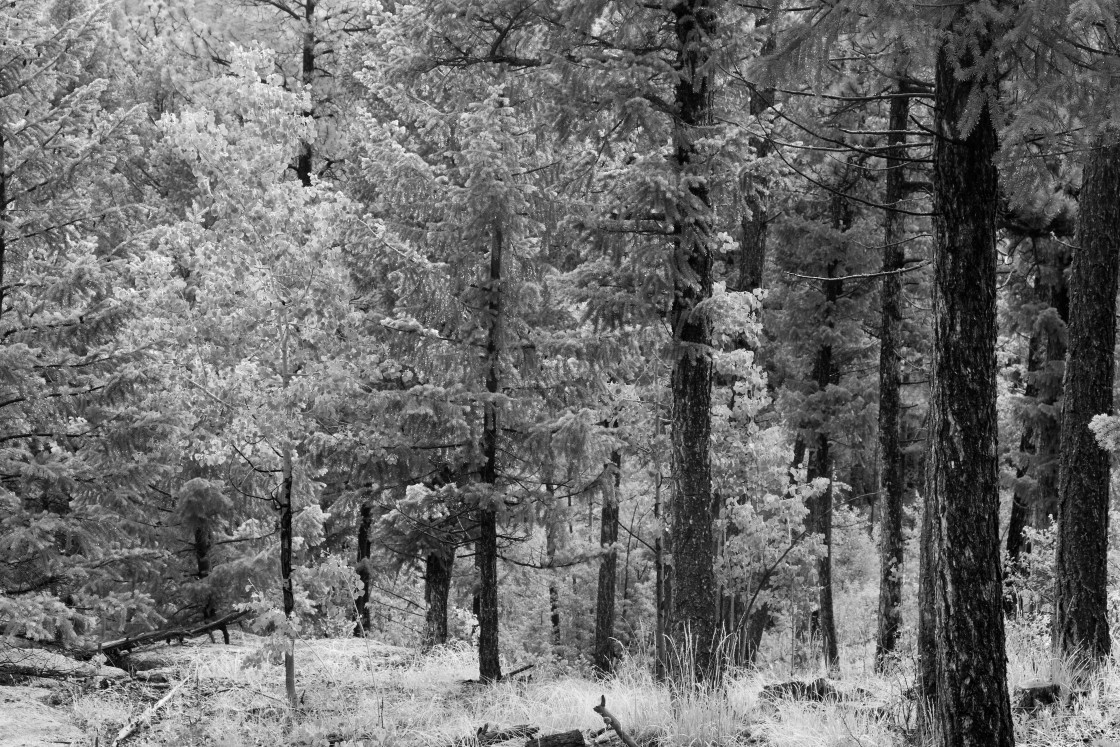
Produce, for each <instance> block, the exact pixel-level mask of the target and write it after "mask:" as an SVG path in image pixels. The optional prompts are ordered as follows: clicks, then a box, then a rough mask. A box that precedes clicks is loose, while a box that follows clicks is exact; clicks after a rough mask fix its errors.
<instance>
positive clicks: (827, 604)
mask: <svg viewBox="0 0 1120 747" xmlns="http://www.w3.org/2000/svg"><path fill="white" fill-rule="evenodd" d="M836 202H837V203H841V202H842V198H840V197H839V196H837V197H836ZM834 212H835V213H836V215H835V216H834V218H835V220H834V223H835V225H836V227H837V228H846V227H847V225H848V223H849V221H848V220H846V219H845V218H844V217H843V215H842V213H843V212H845V211H844V208H843V206H842V205H837V206H836V209H835V211H834ZM837 265H838V262H836V261H833V262H830V263H829V265H828V270H827V277H829V278H833V277H834V276H835V275H836V270H837ZM823 286H824V317H825V320H824V323H825V326H826V327H828V328H829V329H831V328H832V327H833V326H834V324H835V322H834V321H833V308H834V306H835V304H836V302H837V301H838V300H839V299H840V296H841V294H842V293H843V292H844V281H843V280H839V279H836V280H825V281H823ZM832 352H833V351H832V343H831V342H824V343H822V344H821V345H820V347H818V348H817V354H816V360H815V362H814V365H813V369H814V370H813V373H814V379H815V380H816V385H817V389H818V390H819V391H822V392H823V391H825V390H826V389H828V387H829V386H830V385H832V384H834V383H835V382H836V379H837V376H838V372H837V370H836V366H835V363H834V361H833V355H832ZM815 440H816V443H815V444H814V446H815V448H814V449H813V451H812V453H811V454H810V456H809V465H808V469H807V471H806V472H807V474H806V477H807V479H808V480H809V481H810V482H812V481H813V480H816V479H818V478H824V479H825V480H828V487H827V488H826V489H825V490H824V491H823V492H822V493H821V494H820V495H818V496H815V497H814V498H813V499H812V500H810V502H809V516H808V519H807V521H808V524H809V528H810V531H812V532H813V533H814V534H818V535H820V537H821V542H822V543H823V544H824V548H825V554H824V555H823V556H822V557H820V558H819V559H818V560H817V587H818V589H819V593H818V597H817V609H818V618H817V621H818V624H819V625H820V635H821V653H822V654H823V656H824V664H825V668H826V669H827V670H828V672H829V673H830V674H835V673H837V672H839V669H840V652H839V647H838V645H837V641H836V618H835V615H834V613H833V605H832V454H831V448H830V447H831V443H830V436H829V434H828V433H827V432H825V431H822V432H820V433H817V434H816V437H815Z"/></svg>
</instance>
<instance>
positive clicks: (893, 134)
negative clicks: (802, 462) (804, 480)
mask: <svg viewBox="0 0 1120 747" xmlns="http://www.w3.org/2000/svg"><path fill="white" fill-rule="evenodd" d="M896 93H897V95H896V96H895V97H894V98H892V99H891V107H890V122H889V125H888V127H889V129H890V134H889V135H888V136H887V142H888V144H889V147H888V148H887V152H886V156H887V180H886V181H887V185H886V194H885V195H884V203H885V204H886V205H887V214H886V218H885V219H884V225H883V272H886V273H890V274H888V275H885V276H884V277H883V286H882V290H881V295H882V320H881V322H880V325H879V478H880V480H881V483H882V495H881V496H880V506H881V509H880V517H881V518H880V521H879V619H878V629H877V632H876V636H875V670H876V671H878V672H882V671H884V669H885V668H887V667H888V666H889V664H890V663H891V661H892V659H893V658H894V652H895V647H896V646H897V645H898V634H899V630H900V629H901V628H902V555H903V549H904V546H903V541H902V500H903V493H904V491H905V488H906V474H905V468H906V461H905V456H904V454H903V451H902V431H901V428H902V350H901V347H902V340H901V337H902V272H901V270H902V268H903V266H904V265H905V262H906V253H905V251H904V249H903V247H904V243H903V242H904V236H905V233H906V232H905V227H904V220H903V216H902V214H901V213H898V212H896V211H895V210H892V209H891V208H892V207H896V206H898V205H899V204H900V203H901V202H902V200H903V199H904V198H905V197H906V187H905V183H906V170H905V160H904V159H905V158H906V127H907V124H908V121H909V116H910V99H909V98H907V97H906V96H905V95H903V94H905V93H906V90H905V88H904V87H903V86H901V85H900V86H899V87H898V90H897V91H896Z"/></svg>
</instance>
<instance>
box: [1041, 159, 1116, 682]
mask: <svg viewBox="0 0 1120 747" xmlns="http://www.w3.org/2000/svg"><path fill="white" fill-rule="evenodd" d="M1078 245H1079V246H1078V249H1077V251H1075V252H1074V255H1073V266H1072V269H1071V272H1070V320H1069V358H1068V362H1067V364H1066V372H1065V384H1064V395H1063V396H1064V405H1063V408H1062V449H1061V451H1062V459H1061V468H1060V477H1059V480H1060V485H1059V496H1060V514H1059V519H1058V550H1057V561H1056V564H1055V569H1054V570H1055V576H1056V577H1057V584H1056V590H1055V601H1056V604H1055V608H1054V623H1053V625H1054V647H1055V648H1056V649H1057V650H1058V651H1060V652H1061V653H1063V654H1066V655H1076V656H1082V657H1085V658H1087V659H1089V660H1090V661H1092V662H1095V661H1096V660H1100V659H1104V658H1105V657H1107V656H1108V654H1109V651H1110V648H1111V640H1110V638H1109V632H1108V619H1107V617H1106V614H1105V612H1106V607H1107V596H1106V594H1107V581H1108V574H1107V571H1108V566H1107V560H1108V502H1109V455H1108V452H1106V451H1105V450H1104V449H1102V448H1101V447H1100V446H1099V445H1098V444H1097V440H1096V438H1095V437H1094V435H1093V433H1092V432H1091V431H1090V430H1089V421H1090V420H1091V419H1092V418H1093V416H1095V415H1101V414H1106V413H1111V412H1112V384H1113V373H1114V371H1115V359H1114V357H1113V354H1114V347H1115V344H1116V290H1117V274H1118V272H1120V144H1116V141H1115V138H1114V137H1113V138H1112V139H1111V140H1105V139H1103V138H1102V140H1101V141H1099V142H1098V143H1097V145H1096V147H1095V148H1094V150H1093V151H1092V153H1091V154H1090V155H1089V159H1088V161H1087V163H1086V164H1085V168H1084V177H1083V183H1082V187H1081V198H1080V215H1079V218H1078Z"/></svg>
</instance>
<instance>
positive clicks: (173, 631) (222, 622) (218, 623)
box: [86, 610, 249, 660]
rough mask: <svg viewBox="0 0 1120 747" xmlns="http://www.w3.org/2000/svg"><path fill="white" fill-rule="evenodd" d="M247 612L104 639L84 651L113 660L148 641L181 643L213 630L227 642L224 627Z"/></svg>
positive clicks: (247, 612)
mask: <svg viewBox="0 0 1120 747" xmlns="http://www.w3.org/2000/svg"><path fill="white" fill-rule="evenodd" d="M248 614H249V611H248V610H241V611H240V612H231V613H229V614H228V615H224V616H222V617H219V618H218V619H217V620H211V621H210V622H207V623H204V624H203V625H199V626H197V627H194V628H184V627H182V626H178V625H176V626H175V627H171V628H162V629H160V630H151V631H148V632H147V633H139V634H137V635H132V636H127V637H125V638H118V639H117V640H115V641H104V642H102V643H101V645H100V646H99V647H98V648H97V650H94V651H88V652H86V653H87V655H88V656H93V655H94V654H97V653H101V654H104V655H105V656H106V657H108V658H109V659H110V660H113V659H115V658H117V657H118V656H120V655H121V654H123V653H125V652H127V651H130V650H132V649H134V648H137V647H139V646H143V645H146V644H149V643H161V642H166V643H170V642H171V641H178V642H179V643H182V642H183V641H184V640H186V639H188V638H197V637H199V636H200V635H206V634H207V633H212V632H214V631H215V630H221V631H222V633H223V638H224V640H225V642H226V643H227V644H228V643H229V633H228V632H227V631H226V627H227V626H228V625H230V624H231V623H234V622H237V621H238V620H240V619H241V618H243V617H245V616H246V615H248Z"/></svg>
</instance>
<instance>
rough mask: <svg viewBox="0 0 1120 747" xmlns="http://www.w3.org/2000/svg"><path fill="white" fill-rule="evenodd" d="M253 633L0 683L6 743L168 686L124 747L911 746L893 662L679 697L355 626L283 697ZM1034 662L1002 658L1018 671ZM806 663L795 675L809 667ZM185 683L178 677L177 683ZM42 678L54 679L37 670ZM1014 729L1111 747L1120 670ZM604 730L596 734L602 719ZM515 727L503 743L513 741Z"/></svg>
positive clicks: (44, 736)
mask: <svg viewBox="0 0 1120 747" xmlns="http://www.w3.org/2000/svg"><path fill="white" fill-rule="evenodd" d="M259 646H260V639H256V638H255V637H254V636H248V635H242V634H239V633H235V634H234V639H233V645H229V646H226V645H222V644H221V643H216V644H215V643H210V642H201V643H191V642H188V643H187V644H186V645H182V646H179V645H176V646H165V647H159V648H156V649H149V650H148V651H147V652H145V653H141V654H137V659H138V661H143V662H145V664H142V665H141V666H142V667H143V666H146V667H158V668H156V669H149V670H148V673H147V674H145V675H144V676H146V677H149V678H152V676H153V673H154V675H155V676H154V679H156V680H160V679H163V678H166V680H167V681H166V682H145V681H143V680H141V679H139V678H136V679H126V680H118V681H112V682H109V681H107V682H105V683H103V685H104V686H103V687H98V686H94V685H91V683H89V682H86V683H77V682H70V683H59V682H53V683H49V686H48V687H29V686H20V687H4V688H0V747H39V746H40V745H48V744H50V745H59V744H64V745H65V744H69V745H74V746H81V747H111V746H112V745H114V739H116V737H117V735H118V734H119V733H120V731H121V729H122V727H123V726H125V725H126V724H129V723H132V722H134V721H136V720H137V718H138V717H141V716H142V715H143V714H144V713H145V712H146V711H147V710H148V709H149V708H151V706H152V705H153V704H155V703H156V702H157V701H159V700H160V699H161V698H164V697H165V696H166V695H168V694H169V693H171V692H172V690H174V693H173V694H172V696H171V698H170V699H168V700H167V701H166V703H165V704H163V705H162V706H161V707H160V708H159V709H158V710H157V711H156V712H155V713H154V715H151V716H150V718H146V719H140V727H139V728H138V729H137V730H136V731H135V732H134V733H132V734H130V735H129V736H127V737H126V738H124V739H123V740H121V741H120V743H119V744H120V745H121V747H143V746H145V745H169V746H172V745H173V746H175V747H179V746H182V747H191V746H195V745H198V746H200V747H201V746H203V745H207V746H208V745H216V746H219V747H227V746H228V747H241V746H243V745H244V746H247V745H266V746H268V747H273V746H280V745H285V746H286V745H292V746H296V745H299V746H301V747H396V746H397V745H401V746H409V747H411V746H413V745H415V746H417V747H420V746H428V745H430V746H431V747H469V745H475V744H478V741H477V740H475V739H471V737H473V736H474V735H476V734H477V733H478V732H479V729H480V728H482V727H484V726H486V727H488V728H489V731H491V732H492V731H495V730H498V729H506V728H509V727H511V726H514V725H521V724H525V725H531V726H534V727H537V728H538V729H539V730H540V731H539V735H548V734H555V733H559V732H565V731H569V730H573V729H580V730H583V732H584V733H585V735H586V736H587V737H588V743H589V744H596V743H598V744H601V745H618V744H620V743H619V742H618V739H617V737H616V736H615V735H614V733H613V732H611V731H606V732H603V731H602V730H603V721H602V719H601V718H600V717H599V715H598V714H596V713H595V712H594V711H593V710H592V709H593V707H594V706H596V705H598V704H599V699H600V697H601V696H605V697H606V702H607V707H608V708H609V709H610V710H611V711H612V712H613V713H614V715H615V716H616V717H617V718H618V720H619V722H620V723H621V724H622V726H623V727H624V728H625V729H626V730H627V731H629V732H630V734H631V736H632V737H634V739H635V740H636V741H637V742H638V744H639V745H643V747H645V745H664V746H666V747H668V746H669V745H727V746H729V747H730V746H732V745H744V746H746V745H757V746H759V747H764V746H765V747H811V746H812V747H815V746H817V745H820V746H821V747H888V746H891V747H894V746H896V745H897V746H901V745H908V744H913V743H914V741H913V736H912V734H913V731H912V727H913V724H914V719H915V706H914V704H913V702H912V701H910V700H909V699H908V698H907V697H906V690H907V689H908V688H909V686H910V684H911V682H910V681H908V680H907V678H906V677H905V676H903V675H899V676H896V677H894V678H890V679H882V678H876V677H873V676H871V675H869V674H859V673H856V672H854V671H849V670H845V674H844V677H843V678H842V679H839V680H834V681H833V683H832V684H833V685H834V686H835V688H836V690H837V691H838V692H839V698H830V699H828V700H826V701H825V702H808V701H804V700H789V699H782V698H773V697H770V696H769V695H767V694H764V693H763V688H764V687H765V686H766V685H768V684H773V683H776V682H780V681H784V680H789V679H790V677H789V671H788V668H787V669H786V670H785V671H784V673H783V674H782V675H779V673H778V671H777V670H767V671H763V672H760V673H752V674H750V675H743V676H739V677H731V678H729V680H728V682H727V684H726V685H725V687H724V688H723V689H722V690H721V691H720V692H719V693H716V694H707V695H684V696H682V697H677V698H674V697H672V695H673V694H672V693H671V692H670V690H669V689H668V688H667V687H665V686H664V685H661V684H658V683H657V682H655V681H654V680H653V678H652V677H651V676H650V675H649V674H648V672H647V668H646V667H644V666H640V665H639V663H638V662H636V661H634V660H631V661H626V662H623V665H622V667H621V669H620V673H619V676H618V677H616V678H614V679H612V680H610V681H598V680H594V679H591V678H588V677H583V676H579V675H578V674H575V673H572V672H565V671H563V670H561V669H556V668H553V669H551V670H550V669H549V668H547V667H545V666H544V665H538V666H537V667H534V668H533V669H532V670H530V671H528V672H526V673H524V674H523V675H520V676H518V677H517V678H514V679H513V680H511V681H505V682H502V683H501V684H498V685H495V686H490V687H483V686H480V685H479V684H477V682H474V681H473V680H474V679H475V678H476V677H477V669H476V666H477V664H476V660H475V659H474V657H473V655H472V653H471V652H470V651H468V650H466V649H465V648H462V647H461V648H454V647H453V648H449V649H444V650H439V651H437V652H435V653H432V654H428V655H426V656H419V655H417V654H416V653H415V652H413V651H410V650H408V649H402V648H398V647H393V646H385V645H381V644H378V643H374V642H372V641H365V640H358V639H331V640H316V641H310V642H306V643H303V642H301V643H300V645H299V647H298V648H297V654H296V657H297V664H298V671H299V686H298V692H299V693H300V699H301V704H300V709H299V711H298V712H297V713H295V714H294V715H293V714H292V713H291V712H290V711H289V709H288V707H287V704H286V702H285V699H284V689H283V673H282V669H281V668H280V667H278V666H272V665H268V664H266V665H264V666H259V667H246V666H243V662H244V661H245V660H246V659H248V658H249V657H250V656H251V655H252V654H253V652H254V651H255V650H257V649H258V648H259ZM1038 674H1039V672H1038V671H1037V667H1035V666H1034V663H1032V662H1029V661H1028V662H1025V661H1022V660H1016V657H1015V656H1014V655H1013V656H1012V664H1011V677H1012V685H1013V686H1018V685H1022V684H1024V683H1025V682H1027V681H1029V680H1030V679H1031V678H1032V677H1035V676H1037V675H1038ZM816 676H817V675H816V674H813V673H805V674H804V675H803V676H802V677H800V678H799V679H803V680H812V679H815V677H816ZM180 683H184V684H182V686H181V687H179V688H178V689H175V686H176V685H178V684H180ZM43 684H44V685H47V684H48V683H47V682H46V681H43ZM1015 718H1016V731H1017V742H1018V744H1019V745H1028V746H1030V747H1034V746H1035V745H1037V746H1038V747H1042V746H1043V745H1046V746H1047V747H1061V746H1064V745H1082V746H1083V745H1090V746H1091V747H1120V670H1112V669H1109V670H1107V671H1106V672H1105V673H1104V674H1103V675H1102V677H1101V678H1100V679H1099V680H1098V681H1097V682H1095V683H1094V686H1093V687H1092V688H1091V689H1090V690H1089V691H1088V692H1087V693H1086V694H1084V695H1083V696H1082V697H1080V698H1079V699H1078V700H1077V701H1076V702H1074V703H1072V704H1068V705H1066V706H1064V707H1062V706H1059V705H1054V706H1047V707H1044V708H1041V709H1039V710H1038V711H1037V712H1035V713H1032V714H1028V713H1023V712H1019V713H1017V714H1016V717H1015ZM601 732H602V733H601ZM524 744H525V739H524V738H521V739H516V740H513V741H509V742H507V743H506V745H508V746H509V747H521V746H522V745H524Z"/></svg>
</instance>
